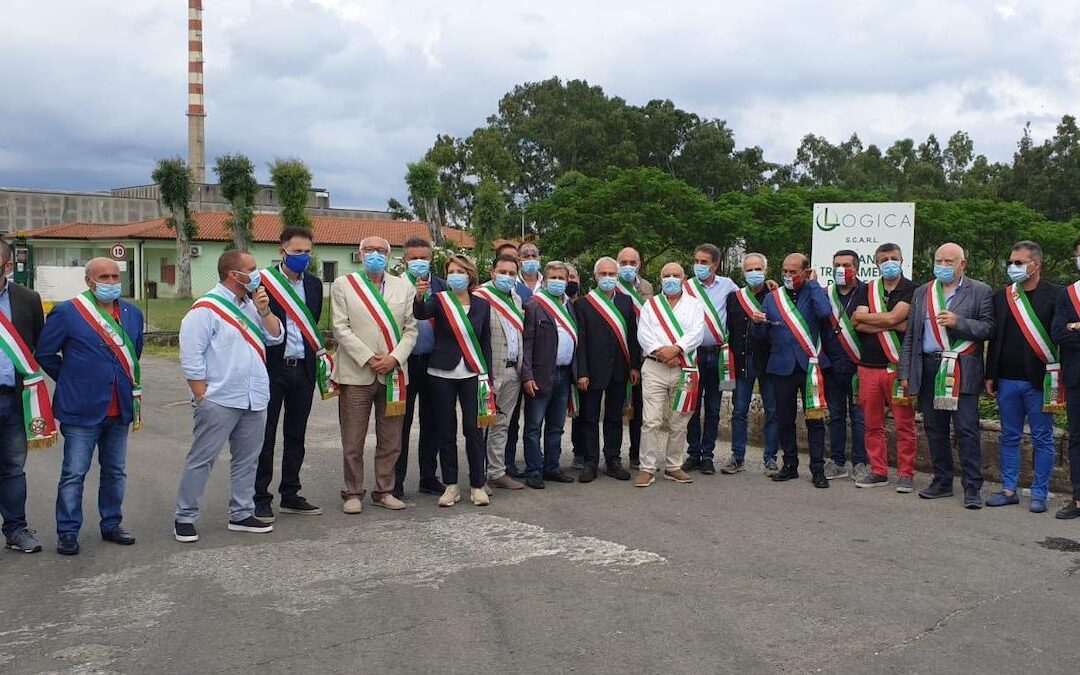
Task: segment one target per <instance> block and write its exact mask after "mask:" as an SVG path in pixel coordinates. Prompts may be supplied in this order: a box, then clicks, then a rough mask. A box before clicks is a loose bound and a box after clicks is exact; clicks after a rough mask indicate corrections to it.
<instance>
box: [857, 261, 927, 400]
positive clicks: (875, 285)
mask: <svg viewBox="0 0 1080 675" xmlns="http://www.w3.org/2000/svg"><path fill="white" fill-rule="evenodd" d="M866 296H867V307H869V309H870V313H871V314H883V313H885V312H887V311H889V310H888V301H887V300H886V297H885V282H884V281H883V280H882V279H874V280H873V281H871V282H870V288H869V293H867V294H866ZM877 339H878V342H880V343H881V351H883V352H885V358H886V360H888V362H889V365H888V366H886V368H885V370H886V371H887V372H889V374H891V375H893V376H894V379H893V386H892V401H893V403H895V404H896V405H902V406H906V407H911V406H914V405H915V397H914V396H911V395H910V394H908V393H907V391H905V390H904V388H903V387H902V386H901V385H900V377H899V366H900V351H901V349H902V347H903V344H902V343H901V341H900V335H899V334H898V333H897V332H896V331H894V330H885V331H881V332H880V333H878V334H877Z"/></svg>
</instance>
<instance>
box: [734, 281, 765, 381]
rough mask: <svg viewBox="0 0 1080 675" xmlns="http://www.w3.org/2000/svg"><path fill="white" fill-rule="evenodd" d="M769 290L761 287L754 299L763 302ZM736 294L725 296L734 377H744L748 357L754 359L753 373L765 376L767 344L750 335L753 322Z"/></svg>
mask: <svg viewBox="0 0 1080 675" xmlns="http://www.w3.org/2000/svg"><path fill="white" fill-rule="evenodd" d="M768 293H769V289H767V288H766V287H765V286H762V287H761V290H759V291H758V292H757V293H755V294H754V297H756V298H757V299H758V302H764V301H765V296H766V295H767V294H768ZM738 295H739V294H738V292H735V293H729V294H728V296H727V329H728V344H729V345H730V346H731V352H732V355H733V356H734V357H735V377H746V367H747V363H748V357H751V356H752V357H753V359H754V372H755V373H757V374H758V375H764V374H765V368H766V367H767V366H768V364H769V343H768V342H767V341H766V340H759V339H755V338H754V336H753V335H752V334H751V330H750V329H751V328H752V327H753V325H754V324H753V322H752V321H750V317H749V316H748V315H747V314H746V310H744V309H743V306H742V303H741V302H739V298H738Z"/></svg>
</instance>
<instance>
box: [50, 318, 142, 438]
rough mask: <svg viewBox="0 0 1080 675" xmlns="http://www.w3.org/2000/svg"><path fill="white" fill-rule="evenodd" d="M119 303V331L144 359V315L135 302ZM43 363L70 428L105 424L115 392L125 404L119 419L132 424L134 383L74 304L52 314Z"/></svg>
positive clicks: (58, 411)
mask: <svg viewBox="0 0 1080 675" xmlns="http://www.w3.org/2000/svg"><path fill="white" fill-rule="evenodd" d="M117 302H119V303H120V327H121V328H123V330H124V332H125V333H127V336H128V339H130V340H131V344H132V345H133V346H134V347H135V356H136V357H139V356H141V355H142V347H143V315H142V312H140V311H139V308H138V307H136V306H135V305H133V304H131V303H130V302H125V301H123V300H117ZM35 356H37V360H38V363H40V364H41V367H42V368H43V369H44V370H45V372H46V373H48V375H49V377H51V378H52V379H54V380H56V391H55V393H54V394H53V412H54V413H55V415H56V419H58V420H59V421H61V422H63V423H65V424H74V425H76V426H94V425H96V424H100V423H101V421H102V420H104V419H105V413H106V412H107V411H108V409H109V402H110V401H112V395H113V387H114V386H115V387H116V391H117V395H118V397H119V402H120V418H121V420H122V421H123V423H124V424H130V423H131V420H132V419H133V417H134V414H133V411H132V406H131V380H129V379H128V377H127V375H125V374H124V368H123V366H122V365H120V361H119V360H118V359H117V358H116V355H114V354H113V351H112V349H111V348H110V347H109V346H108V345H106V344H105V343H104V341H103V340H102V338H101V336H100V335H98V334H97V331H95V330H94V329H93V328H91V327H90V324H88V323H87V322H86V319H84V318H83V317H82V315H81V314H79V311H78V310H77V309H75V305H74V304H72V302H71V301H70V300H69V301H67V302H62V303H60V304H59V305H57V306H56V307H54V308H53V310H52V311H51V312H49V320H48V321H46V322H45V330H43V331H42V332H41V338H40V339H39V340H38V343H37V349H36V350H35Z"/></svg>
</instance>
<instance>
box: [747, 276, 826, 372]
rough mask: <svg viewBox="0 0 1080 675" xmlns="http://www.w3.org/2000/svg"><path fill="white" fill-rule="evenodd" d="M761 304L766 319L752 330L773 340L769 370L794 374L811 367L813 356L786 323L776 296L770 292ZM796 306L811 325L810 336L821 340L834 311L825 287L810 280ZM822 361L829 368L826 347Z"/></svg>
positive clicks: (759, 337)
mask: <svg viewBox="0 0 1080 675" xmlns="http://www.w3.org/2000/svg"><path fill="white" fill-rule="evenodd" d="M789 294H790V293H789ZM761 304H762V307H761V309H762V311H763V312H765V317H766V321H765V323H763V324H760V325H759V324H752V327H751V329H750V330H751V334H752V335H753V336H754V338H755V339H757V340H764V339H768V341H769V364H768V366H766V369H765V372H767V373H768V374H770V375H790V374H792V373H793V372H795V369H796V368H799V369H800V370H802V371H804V372H805V371H806V370H808V369H809V367H810V366H809V361H810V357H809V356H808V355H807V353H806V350H804V349H803V348H802V347H801V346H800V345H799V342H798V341H797V340H796V339H795V335H793V334H792V332H791V330H790V329H789V328H788V327H787V324H786V323H784V319H783V317H782V316H781V315H780V309H779V308H778V307H777V306H776V299H775V295H774V294H773V293H772V292H770V293H769V294H768V296H766V297H765V302H763V303H761ZM795 307H796V308H797V309H798V310H799V313H800V314H802V316H803V319H805V320H806V323H807V324H808V325H809V327H810V338H811V339H814V340H818V339H820V338H821V325H822V324H821V322H822V321H824V320H827V319H828V318H829V316H830V315H831V314H832V306H831V305H829V298H828V296H827V295H825V289H823V288H822V287H821V284H819V283H818V282H816V281H807V282H806V283H805V284H803V287H802V289H801V290H800V291H799V294H798V295H797V296H796V298H795ZM818 363H819V365H820V366H821V367H822V368H823V369H824V368H828V367H829V363H830V362H829V357H828V355H827V354H826V353H825V352H824V350H822V352H821V354H820V355H819V357H818Z"/></svg>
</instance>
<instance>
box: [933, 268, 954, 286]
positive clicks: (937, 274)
mask: <svg viewBox="0 0 1080 675" xmlns="http://www.w3.org/2000/svg"><path fill="white" fill-rule="evenodd" d="M934 278H936V279H937V280H938V281H940V282H941V283H943V284H951V283H952V282H953V279H955V278H956V268H955V267H953V266H952V265H934Z"/></svg>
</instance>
